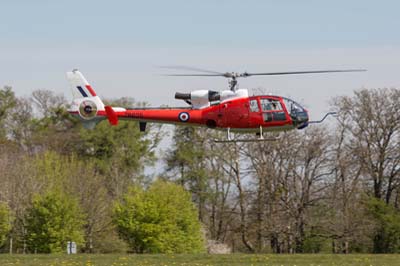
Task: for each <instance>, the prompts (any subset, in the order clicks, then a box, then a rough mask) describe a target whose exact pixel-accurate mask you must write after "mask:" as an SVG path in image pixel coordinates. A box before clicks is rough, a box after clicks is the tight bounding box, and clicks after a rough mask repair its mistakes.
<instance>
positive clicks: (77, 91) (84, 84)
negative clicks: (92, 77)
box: [67, 69, 105, 129]
mask: <svg viewBox="0 0 400 266" xmlns="http://www.w3.org/2000/svg"><path fill="white" fill-rule="evenodd" d="M67 80H68V81H69V83H70V85H71V89H72V95H73V101H72V104H71V108H70V109H69V110H68V111H69V112H70V113H71V114H74V115H78V116H79V117H80V119H81V121H82V123H83V126H84V127H86V128H90V129H91V128H94V127H95V126H96V124H97V123H98V122H100V121H101V120H103V119H105V117H104V116H99V115H98V111H104V110H105V107H104V104H103V102H102V100H101V99H100V97H99V96H97V94H96V92H95V91H94V89H93V88H92V86H90V84H89V82H88V81H87V80H86V79H85V77H84V76H83V75H82V73H81V72H79V71H78V70H77V69H74V70H72V71H71V72H67Z"/></svg>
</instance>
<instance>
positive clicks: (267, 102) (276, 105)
mask: <svg viewBox="0 0 400 266" xmlns="http://www.w3.org/2000/svg"><path fill="white" fill-rule="evenodd" d="M260 101H261V109H262V110H263V111H282V110H283V109H282V105H281V103H280V102H279V101H277V100H273V99H260Z"/></svg>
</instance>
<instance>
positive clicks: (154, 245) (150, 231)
mask: <svg viewBox="0 0 400 266" xmlns="http://www.w3.org/2000/svg"><path fill="white" fill-rule="evenodd" d="M114 221H115V224H116V226H117V229H118V231H119V234H120V236H121V237H122V238H123V239H125V240H126V241H127V242H128V244H129V246H130V247H131V248H132V250H134V251H135V252H138V253H196V252H203V251H204V243H203V239H202V234H201V231H200V223H199V221H198V218H197V211H196V209H195V207H194V205H193V203H192V202H191V196H190V194H189V193H188V192H187V191H185V190H184V189H183V188H182V187H181V186H178V185H176V184H173V183H169V182H164V181H156V182H155V183H153V184H152V185H151V186H150V188H149V189H148V190H143V189H141V188H139V187H131V188H129V191H128V192H127V194H125V195H124V197H123V199H122V201H121V202H119V203H117V204H116V206H115V210H114Z"/></svg>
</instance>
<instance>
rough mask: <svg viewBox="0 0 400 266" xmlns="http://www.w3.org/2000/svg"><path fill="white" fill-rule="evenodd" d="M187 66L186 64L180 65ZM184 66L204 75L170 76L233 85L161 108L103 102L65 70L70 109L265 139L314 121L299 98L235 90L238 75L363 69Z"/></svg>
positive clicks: (89, 122)
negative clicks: (206, 78)
mask: <svg viewBox="0 0 400 266" xmlns="http://www.w3.org/2000/svg"><path fill="white" fill-rule="evenodd" d="M181 68H183V67H181ZM184 69H186V70H192V71H193V70H194V71H201V72H203V73H201V74H173V75H169V76H220V77H225V78H228V79H230V80H229V84H230V88H229V90H223V91H220V92H218V91H211V90H195V91H192V92H190V93H179V92H177V93H176V94H175V99H180V100H184V101H185V102H186V103H188V104H189V105H190V106H189V107H157V108H122V107H112V106H106V105H104V104H103V102H102V100H101V99H100V98H99V96H97V94H96V92H95V91H94V89H93V88H92V87H91V86H90V84H89V83H88V82H87V80H86V79H85V78H84V77H83V75H82V74H81V72H79V71H78V70H76V69H75V70H73V71H71V72H67V79H68V81H69V82H70V84H71V86H72V91H73V101H72V104H71V107H70V109H69V110H68V112H69V113H71V114H73V115H76V116H78V117H79V118H80V119H81V121H82V122H83V125H84V126H85V127H86V128H94V127H95V125H96V124H97V123H98V122H100V121H101V120H104V119H108V121H109V123H110V124H111V125H117V124H118V121H119V120H120V119H122V120H134V121H139V127H140V131H145V129H146V123H147V122H154V123H169V124H180V125H191V126H205V127H208V128H212V129H220V130H226V131H227V139H226V140H219V141H217V142H229V141H264V140H271V139H266V138H264V137H263V132H265V131H284V130H291V129H303V128H305V127H307V126H308V125H309V124H310V123H320V122H322V121H323V120H324V119H325V118H326V117H327V116H328V115H330V114H332V113H327V114H326V115H325V117H324V118H323V119H321V120H320V121H309V116H308V112H307V110H306V109H305V108H303V107H302V106H300V105H299V104H298V103H296V102H295V101H293V100H291V99H288V98H285V97H281V96H272V95H257V96H249V93H248V90H247V89H236V85H237V79H238V78H244V77H250V76H261V75H264V76H268V75H290V74H310V73H332V72H358V71H365V70H363V69H348V70H317V71H297V72H270V73H247V72H244V73H234V72H226V73H220V72H214V71H208V70H202V69H197V68H187V67H184ZM231 131H232V132H241V133H251V132H255V133H256V134H257V135H258V138H256V139H236V140H235V139H232V138H231V134H230V132H231Z"/></svg>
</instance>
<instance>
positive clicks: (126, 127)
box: [78, 121, 154, 173]
mask: <svg viewBox="0 0 400 266" xmlns="http://www.w3.org/2000/svg"><path fill="white" fill-rule="evenodd" d="M80 135H81V138H82V146H81V147H80V149H79V151H78V152H79V154H80V155H82V156H83V157H84V158H92V159H95V160H96V162H97V166H98V167H99V169H100V170H101V171H102V172H103V173H106V172H107V171H111V169H110V168H115V167H116V166H117V167H118V168H119V169H121V170H123V171H126V172H128V173H131V172H141V171H142V170H143V167H144V163H150V162H152V161H153V160H154V153H153V152H152V151H151V144H152V142H151V141H150V140H148V139H144V138H143V135H142V133H140V132H139V129H138V125H137V123H134V122H133V123H130V122H126V121H120V123H119V124H118V126H115V127H111V126H110V125H109V124H108V122H107V121H103V122H101V123H100V124H99V125H97V126H96V128H95V129H94V130H86V129H82V131H81V132H80Z"/></svg>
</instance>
